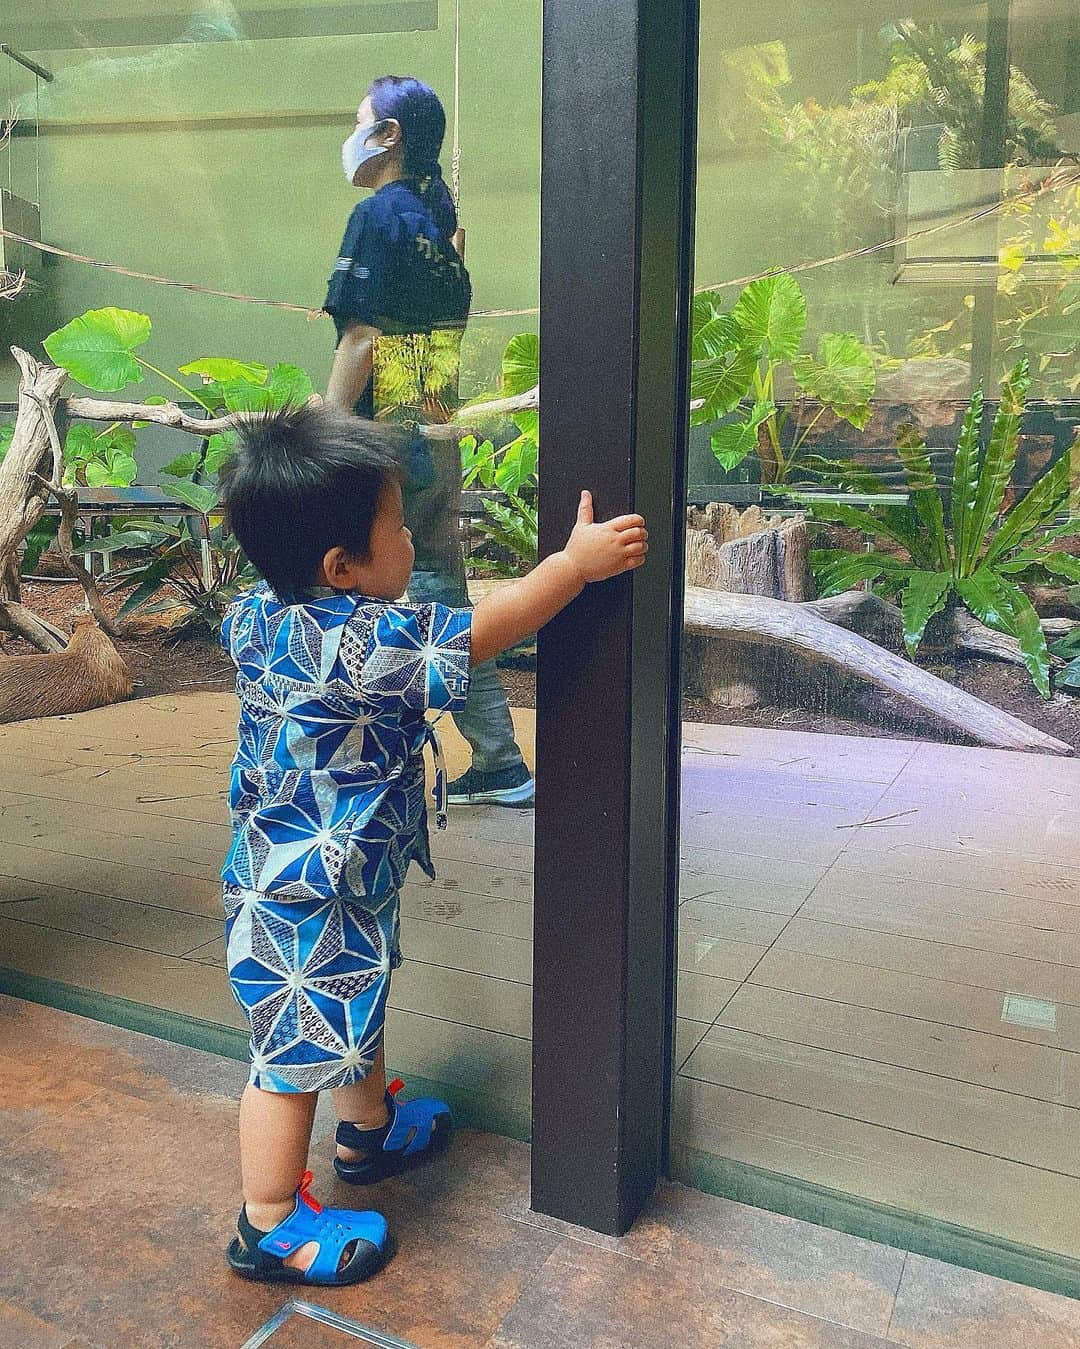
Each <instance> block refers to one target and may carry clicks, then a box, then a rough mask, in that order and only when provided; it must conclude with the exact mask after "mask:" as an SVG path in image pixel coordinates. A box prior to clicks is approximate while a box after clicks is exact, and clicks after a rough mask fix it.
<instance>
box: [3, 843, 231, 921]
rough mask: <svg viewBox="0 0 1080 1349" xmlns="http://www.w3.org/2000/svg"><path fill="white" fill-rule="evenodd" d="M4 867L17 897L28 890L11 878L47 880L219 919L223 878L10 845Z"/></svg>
mask: <svg viewBox="0 0 1080 1349" xmlns="http://www.w3.org/2000/svg"><path fill="white" fill-rule="evenodd" d="M0 871H3V873H4V877H5V880H4V882H3V886H4V890H5V891H6V892H9V893H10V892H11V891H14V892H15V894H16V895H18V894H24V893H25V889H24V888H23V886H22V885H18V886H14V885H12V884H11V882H13V881H19V882H30V883H35V882H42V881H43V882H45V883H46V884H47V885H51V886H53V887H54V888H55V889H60V890H71V891H75V892H78V893H81V894H95V895H110V896H113V897H115V898H117V899H129V900H132V901H133V902H135V903H138V904H154V905H158V906H160V907H162V908H167V909H178V910H180V911H181V912H183V913H194V914H198V915H200V916H201V917H204V918H220V917H221V881H220V879H213V880H207V879H206V878H205V877H199V876H180V875H177V874H175V873H168V872H164V871H161V870H159V869H158V868H156V867H154V866H153V865H148V866H133V865H129V864H128V863H126V862H118V861H116V860H115V859H113V858H86V857H77V856H75V855H74V854H71V853H63V852H48V851H46V850H45V849H42V848H27V847H23V846H21V845H18V846H17V845H14V844H9V845H8V846H7V847H5V848H4V849H3V853H2V855H0Z"/></svg>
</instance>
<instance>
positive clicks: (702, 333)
mask: <svg viewBox="0 0 1080 1349" xmlns="http://www.w3.org/2000/svg"><path fill="white" fill-rule="evenodd" d="M742 336H743V333H742V329H741V328H740V327H739V325H738V323H736V321H735V320H734V319H733V318H732V316H731V315H730V314H717V315H715V317H713V318H711V319H710V320H709V322H708V323H705V324H703V325H702V326H701V327H700V328H698V329H696V330H695V332H694V341H693V346H692V348H691V355H692V356H693V358H694V360H695V361H708V360H711V359H712V358H713V357H716V356H723V355H724V353H725V352H727V351H733V350H734V349H735V348H736V347H737V346H738V345H739V343H740V342H741V341H742Z"/></svg>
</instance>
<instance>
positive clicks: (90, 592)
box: [38, 476, 117, 638]
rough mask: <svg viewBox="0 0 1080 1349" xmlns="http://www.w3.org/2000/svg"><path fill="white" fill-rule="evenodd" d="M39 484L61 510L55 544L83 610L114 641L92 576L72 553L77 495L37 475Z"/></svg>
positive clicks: (73, 548) (99, 592)
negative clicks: (80, 594) (79, 591)
mask: <svg viewBox="0 0 1080 1349" xmlns="http://www.w3.org/2000/svg"><path fill="white" fill-rule="evenodd" d="M38 481H39V482H41V483H42V484H43V485H44V487H45V489H46V490H47V491H48V492H49V493H50V495H51V496H53V497H54V498H55V499H56V504H57V505H58V506H59V507H60V527H59V528H58V529H57V531H56V543H57V547H58V548H59V549H60V556H61V557H62V558H63V559H64V566H65V567H67V569H68V571H69V572H71V574H72V576H74V577H75V579H76V581H78V583H79V584H80V585H81V586H82V588H83V594H84V595H85V596H86V607H87V608H88V609H89V610H90V612H91V613H92V614H93V615H94V617H95V618H96V619H97V622H98V627H100V628H101V630H102V632H104V633H106V634H107V635H108V636H109V637H112V638H115V637H116V636H117V631H116V626H115V624H114V623H113V621H112V619H111V618H110V617H109V615H108V614H107V613H106V612H105V606H104V605H103V604H102V602H101V591H100V590H99V589H98V584H97V581H96V580H95V579H94V576H93V573H92V572H91V571H90V570H89V568H88V567H86V566H85V565H84V564H83V563H82V562H80V561H79V559H78V557H77V556H76V553H75V543H74V538H73V535H74V533H75V526H76V524H77V523H78V519H79V494H78V492H77V491H76V490H75V489H74V488H73V487H64V486H60V487H57V485H56V484H55V483H52V482H46V481H45V479H44V478H42V477H40V476H39V478H38Z"/></svg>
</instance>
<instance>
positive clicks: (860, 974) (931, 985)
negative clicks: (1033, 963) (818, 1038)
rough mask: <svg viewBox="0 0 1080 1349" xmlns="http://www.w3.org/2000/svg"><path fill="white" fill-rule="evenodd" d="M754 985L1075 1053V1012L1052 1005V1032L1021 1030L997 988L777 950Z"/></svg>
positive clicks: (1078, 1040) (1079, 1025)
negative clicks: (1005, 1009) (1007, 1012)
mask: <svg viewBox="0 0 1080 1349" xmlns="http://www.w3.org/2000/svg"><path fill="white" fill-rule="evenodd" d="M753 981H754V983H755V984H760V985H761V986H763V987H766V988H780V989H785V990H787V991H788V992H790V993H803V994H806V995H808V996H810V997H818V998H829V999H831V1000H832V1001H834V1002H842V1003H847V1004H849V1005H850V1006H853V1007H869V1008H874V1009H876V1010H878V1011H882V1012H896V1013H898V1014H900V1015H901V1016H914V1017H918V1018H920V1019H922V1020H924V1021H938V1022H941V1024H942V1025H946V1026H958V1027H965V1028H967V1029H969V1030H978V1031H986V1032H988V1033H989V1034H994V1035H1003V1036H1006V1037H1008V1038H1010V1039H1013V1040H1024V1041H1032V1042H1034V1043H1036V1044H1049V1045H1055V1046H1057V1047H1059V1048H1061V1049H1066V1050H1070V1051H1073V1052H1075V1051H1080V1008H1077V1007H1075V1006H1072V1005H1070V1004H1068V1003H1063V1004H1061V1005H1060V1006H1058V1007H1057V1010H1056V1014H1055V1022H1056V1024H1055V1026H1054V1027H1053V1029H1042V1028H1039V1027H1034V1026H1022V1025H1018V1024H1016V1023H1015V1022H1009V1021H1005V1020H1004V1019H1003V1016H1002V1013H1003V1005H1004V997H1005V994H1004V992H1003V991H1002V990H1001V989H987V988H976V987H974V986H973V985H971V984H958V983H954V982H952V981H950V980H946V979H934V978H927V977H926V976H925V975H923V974H909V973H907V972H905V971H900V970H888V969H882V968H880V967H874V966H870V965H860V964H857V963H856V962H854V961H849V960H840V959H836V958H832V957H828V956H817V955H807V954H806V953H805V952H801V951H787V950H782V949H780V948H779V947H778V946H773V947H772V949H771V950H769V951H768V952H767V953H766V955H764V956H763V957H762V959H761V963H760V964H759V965H758V966H757V968H756V969H755V970H754V975H753Z"/></svg>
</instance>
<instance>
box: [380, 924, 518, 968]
mask: <svg viewBox="0 0 1080 1349" xmlns="http://www.w3.org/2000/svg"><path fill="white" fill-rule="evenodd" d="M401 943H402V949H403V950H404V952H405V954H406V958H407V959H408V960H409V961H410V962H413V961H415V962H418V963H423V964H426V965H441V966H444V967H445V968H447V969H453V970H461V971H464V972H465V973H469V974H485V975H488V976H490V977H492V978H495V979H512V980H514V981H515V982H517V983H520V984H530V983H532V941H531V939H525V938H522V937H510V936H506V935H504V934H501V933H492V932H476V931H472V930H470V929H468V928H463V927H454V926H451V925H450V924H449V923H436V922H430V921H429V920H427V919H424V918H416V917H413V916H411V915H410V916H407V917H405V918H403V919H402V923H401Z"/></svg>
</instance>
